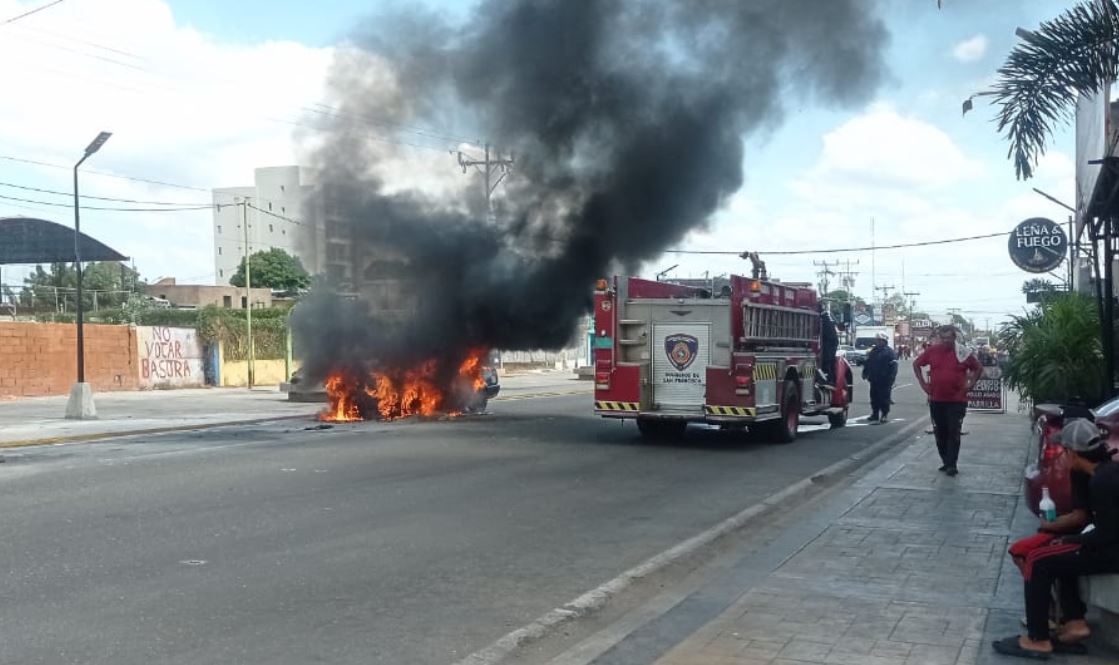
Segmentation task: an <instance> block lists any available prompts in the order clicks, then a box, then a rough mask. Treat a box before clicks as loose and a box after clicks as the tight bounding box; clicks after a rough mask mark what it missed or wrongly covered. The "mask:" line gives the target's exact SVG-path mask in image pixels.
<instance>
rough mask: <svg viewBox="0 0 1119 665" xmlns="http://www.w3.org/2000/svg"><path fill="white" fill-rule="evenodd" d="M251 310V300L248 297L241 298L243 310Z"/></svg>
mask: <svg viewBox="0 0 1119 665" xmlns="http://www.w3.org/2000/svg"><path fill="white" fill-rule="evenodd" d="M248 308H249V299H248V298H247V297H246V296H241V309H248Z"/></svg>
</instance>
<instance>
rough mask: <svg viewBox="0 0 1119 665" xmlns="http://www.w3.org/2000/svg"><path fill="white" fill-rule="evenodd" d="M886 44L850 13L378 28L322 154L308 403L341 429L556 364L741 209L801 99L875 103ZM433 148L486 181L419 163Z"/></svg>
mask: <svg viewBox="0 0 1119 665" xmlns="http://www.w3.org/2000/svg"><path fill="white" fill-rule="evenodd" d="M806 43H810V44H812V45H813V48H812V49H808V50H806V49H804V47H803V45H804V44H806ZM886 43H887V31H886V29H885V27H884V25H883V24H882V22H881V20H880V19H879V18H878V17H876V16H875V15H874V13H873V12H869V11H867V10H866V8H865V7H864V6H863V3H860V2H857V1H856V0H827V1H822V0H821V1H818V2H787V1H786V0H756V1H754V2H749V3H746V2H740V3H729V2H709V3H695V2H692V1H691V0H633V1H632V2H594V1H590V2H570V1H569V0H506V1H496V0H487V1H484V2H481V3H478V5H477V6H476V7H475V8H474V9H473V10H472V11H471V12H470V13H469V14H468V15H466V16H464V17H451V16H446V15H442V14H438V13H434V12H430V11H426V10H423V9H416V8H407V7H403V8H397V9H391V10H384V11H382V12H381V13H380V14H378V15H377V16H374V17H372V19H371V21H370V23H369V25H368V26H366V27H365V28H363V29H361V30H359V31H355V33H354V35H353V36H352V39H351V40H350V41H348V42H347V43H346V45H345V47H344V48H339V49H337V50H336V51H335V53H334V61H333V63H332V66H331V71H330V75H329V77H328V81H329V85H328V94H327V98H326V99H325V100H324V102H325V105H324V106H323V108H325V109H329V111H327V112H324V113H319V114H316V116H317V117H316V118H315V119H314V125H313V126H315V127H316V128H318V129H319V130H320V131H319V132H317V133H316V132H309V134H313V136H309V137H308V139H309V140H308V141H307V146H308V155H307V157H308V158H307V159H306V160H304V161H305V164H306V166H308V167H310V168H311V169H313V170H314V172H315V173H316V174H317V175H316V182H315V184H314V185H313V188H312V190H311V191H310V193H309V196H308V197H307V203H306V206H307V208H308V209H309V210H311V211H314V214H315V215H317V216H318V219H319V221H320V222H321V226H322V234H321V235H322V236H323V237H322V239H321V242H322V243H323V246H322V247H321V249H322V253H323V255H325V257H326V262H327V270H326V275H325V279H324V280H323V281H322V283H321V284H318V285H316V287H315V288H314V289H313V290H312V293H311V294H309V295H308V297H307V298H305V299H304V300H303V301H302V302H301V303H300V305H299V306H298V307H297V308H296V309H295V311H294V312H293V314H292V326H293V330H294V335H293V338H294V340H295V343H296V346H297V348H296V349H295V352H296V355H297V357H299V358H300V360H301V361H302V363H303V368H304V371H303V373H302V375H301V381H300V383H302V382H303V381H307V382H308V383H315V384H318V383H321V384H322V385H323V387H324V390H325V392H326V395H327V397H328V399H329V404H330V406H329V412H328V414H327V416H328V417H330V418H333V419H338V420H352V419H358V418H382V419H395V418H402V417H406V416H409V415H421V416H424V415H429V416H438V415H442V414H456V413H464V412H467V411H469V410H471V409H476V408H478V406H477V405H478V404H479V403H481V404H483V405H484V400H485V399H488V396H487V395H489V394H492V393H496V391H497V390H498V389H499V386H498V383H497V381H496V376H495V375H493V374H491V373H489V372H488V371H487V370H486V363H485V362H483V355H484V352H483V351H480V350H484V349H508V350H511V351H515V350H536V349H559V348H563V347H564V346H565V345H566V344H567V343H568V342H569V341H570V340H571V339H572V337H573V336H574V332H575V329H576V325H577V323H578V322H579V321H580V320H581V319H582V318H583V317H585V316H586V314H587V313H588V312H590V311H592V308H593V307H594V304H595V303H594V299H593V297H592V295H591V294H592V291H593V290H592V286H593V285H594V284H595V281H596V279H598V278H599V277H600V276H601V275H604V274H611V273H615V272H624V273H625V274H636V272H638V271H639V270H640V269H641V266H642V265H643V264H645V263H646V262H649V261H652V260H655V259H656V258H657V257H659V256H660V255H661V254H662V253H663V252H664V251H665V250H666V249H667V248H670V247H672V246H674V245H675V244H676V243H679V242H681V241H683V240H684V239H685V238H686V237H687V235H688V234H689V233H690V232H692V231H694V230H696V229H700V228H703V227H704V226H706V225H707V224H708V223H709V222H710V220H711V219H712V216H713V215H714V214H715V213H716V212H718V211H719V210H721V209H724V208H725V206H726V204H727V202H728V200H729V199H730V197H731V196H732V195H733V194H734V193H735V192H736V191H738V190H739V188H740V187H741V186H742V183H743V180H744V177H745V173H744V165H745V163H746V161H747V160H746V145H747V144H746V139H747V138H749V137H750V136H752V135H755V134H757V133H759V132H771V131H773V130H774V129H775V128H776V127H777V126H778V125H779V124H780V123H781V121H782V120H783V119H784V115H785V109H786V108H787V107H788V105H787V104H786V99H785V98H786V97H793V98H794V99H792V100H789V101H790V102H791V105H792V106H794V107H795V108H798V109H799V108H802V107H803V103H804V102H805V101H806V100H808V101H812V102H837V103H840V104H855V103H859V102H861V101H863V100H866V99H871V98H873V93H874V90H875V88H876V87H877V86H878V84H879V82H880V81H881V80H882V79H883V74H884V73H885V68H884V65H883V63H882V53H883V50H884V47H885V45H886ZM789 81H796V82H797V84H796V85H795V86H794V85H789ZM432 128H440V129H438V130H436V129H432ZM462 135H466V136H469V137H488V138H489V141H487V142H485V148H484V152H483V149H482V147H481V146H478V145H477V143H479V142H478V141H476V139H466V138H460V137H461V136H462ZM420 141H422V142H424V145H423V146H422V147H426V148H431V149H437V150H438V151H439V152H440V153H441V154H442V155H446V154H447V153H448V152H450V153H451V154H455V153H457V154H458V164H459V166H461V167H462V169H463V172H464V173H466V174H468V175H471V176H472V177H462V176H461V175H459V174H457V173H454V172H453V171H451V170H450V169H447V168H445V165H443V166H441V167H439V168H431V169H429V170H428V171H426V172H424V167H423V166H421V164H423V165H424V166H426V165H427V164H430V163H431V161H432V160H431V159H429V157H430V155H429V154H423V155H422V157H423V159H422V160H421V159H420V155H419V154H415V155H410V156H402V153H404V152H407V150H405V149H404V148H403V146H407V145H409V144H415V143H417V142H420ZM471 169H473V171H472V170H471ZM448 171H450V173H448ZM421 172H422V173H421ZM756 231H757V233H759V234H760V233H765V232H766V231H767V229H766V228H765V226H759V227H758V228H757V229H756ZM316 242H318V241H316ZM354 294H356V295H354ZM483 408H484V407H483Z"/></svg>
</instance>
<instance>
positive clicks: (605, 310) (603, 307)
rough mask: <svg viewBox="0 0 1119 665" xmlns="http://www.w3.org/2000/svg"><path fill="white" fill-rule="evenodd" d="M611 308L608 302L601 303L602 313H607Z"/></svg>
mask: <svg viewBox="0 0 1119 665" xmlns="http://www.w3.org/2000/svg"><path fill="white" fill-rule="evenodd" d="M612 307H613V305H611V304H610V301H609V300H603V301H602V311H604V312H609V311H610V309H611V308H612Z"/></svg>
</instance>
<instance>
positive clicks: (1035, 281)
mask: <svg viewBox="0 0 1119 665" xmlns="http://www.w3.org/2000/svg"><path fill="white" fill-rule="evenodd" d="M1056 290H1057V285H1056V284H1054V283H1053V282H1051V281H1049V280H1047V279H1045V278H1043V277H1034V278H1032V279H1027V280H1026V281H1024V282H1022V293H1024V294H1030V293H1053V292H1054V291H1056Z"/></svg>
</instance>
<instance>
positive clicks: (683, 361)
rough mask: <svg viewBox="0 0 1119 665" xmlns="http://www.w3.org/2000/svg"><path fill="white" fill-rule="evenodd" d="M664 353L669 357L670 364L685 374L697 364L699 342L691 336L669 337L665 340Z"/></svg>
mask: <svg viewBox="0 0 1119 665" xmlns="http://www.w3.org/2000/svg"><path fill="white" fill-rule="evenodd" d="M664 352H665V353H666V354H667V355H668V362H670V363H672V366H673V367H675V368H676V370H677V371H678V372H683V371H684V370H686V369H688V367H689V366H690V365H691V364H692V363H693V362H695V358H696V355H697V354H698V353H699V340H698V339H696V338H695V337H692V336H691V335H683V334H679V335H669V336H668V337H665V338H664Z"/></svg>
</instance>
